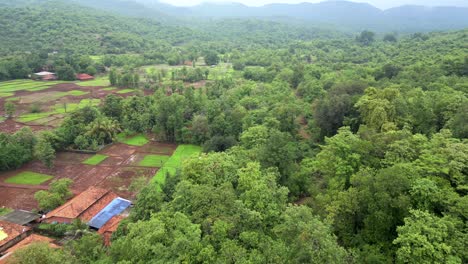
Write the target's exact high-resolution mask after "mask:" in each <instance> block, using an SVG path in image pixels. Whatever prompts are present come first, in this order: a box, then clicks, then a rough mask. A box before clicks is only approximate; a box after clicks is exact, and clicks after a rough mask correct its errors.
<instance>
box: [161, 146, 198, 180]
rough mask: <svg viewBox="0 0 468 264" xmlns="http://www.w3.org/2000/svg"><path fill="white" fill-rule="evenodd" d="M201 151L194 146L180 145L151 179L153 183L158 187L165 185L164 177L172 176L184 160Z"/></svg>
mask: <svg viewBox="0 0 468 264" xmlns="http://www.w3.org/2000/svg"><path fill="white" fill-rule="evenodd" d="M201 151H202V149H201V147H199V146H195V145H180V146H179V147H177V149H176V151H175V152H174V154H173V155H172V156H171V158H170V159H169V160H168V161H167V162H166V163H165V164H164V167H162V168H161V169H160V170H159V171H158V173H156V175H155V176H154V178H153V181H154V182H156V183H158V184H159V185H164V184H165V183H166V177H167V176H172V175H174V174H175V173H176V172H177V169H179V168H180V167H181V166H182V163H183V161H184V160H185V159H187V158H190V157H194V156H197V155H199V154H200V153H201Z"/></svg>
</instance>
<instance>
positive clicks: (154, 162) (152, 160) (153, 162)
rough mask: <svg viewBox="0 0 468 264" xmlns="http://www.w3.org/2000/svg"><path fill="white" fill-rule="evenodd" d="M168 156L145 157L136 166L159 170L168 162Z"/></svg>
mask: <svg viewBox="0 0 468 264" xmlns="http://www.w3.org/2000/svg"><path fill="white" fill-rule="evenodd" d="M169 158H170V156H163V155H146V156H145V157H144V158H143V160H142V161H140V163H139V164H138V165H139V166H142V167H154V168H161V167H163V166H164V164H165V163H166V162H167V161H168V160H169Z"/></svg>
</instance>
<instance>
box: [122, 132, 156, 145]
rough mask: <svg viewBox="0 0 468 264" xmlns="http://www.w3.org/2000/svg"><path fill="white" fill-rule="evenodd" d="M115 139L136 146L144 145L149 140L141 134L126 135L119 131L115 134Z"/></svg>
mask: <svg viewBox="0 0 468 264" xmlns="http://www.w3.org/2000/svg"><path fill="white" fill-rule="evenodd" d="M117 140H118V141H119V142H121V143H124V144H127V145H130V146H137V147H141V146H144V145H146V144H148V142H149V140H148V139H147V138H146V136H145V135H143V134H138V135H135V136H131V137H128V136H127V135H126V134H125V133H121V134H119V135H117Z"/></svg>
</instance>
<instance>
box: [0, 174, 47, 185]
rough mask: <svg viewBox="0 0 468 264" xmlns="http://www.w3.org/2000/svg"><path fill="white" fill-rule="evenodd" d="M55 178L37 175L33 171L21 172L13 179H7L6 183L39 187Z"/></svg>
mask: <svg viewBox="0 0 468 264" xmlns="http://www.w3.org/2000/svg"><path fill="white" fill-rule="evenodd" d="M53 178H54V177H53V176H50V175H45V174H40V173H35V172H31V171H25V172H21V173H20V174H17V175H15V176H13V177H10V178H8V179H6V181H5V182H6V183H10V184H21V185H39V184H41V183H44V182H46V181H48V180H50V179H53Z"/></svg>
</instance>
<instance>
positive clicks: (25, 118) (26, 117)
mask: <svg viewBox="0 0 468 264" xmlns="http://www.w3.org/2000/svg"><path fill="white" fill-rule="evenodd" d="M100 103H101V100H100V99H83V100H81V101H80V103H78V104H75V103H71V104H68V103H67V104H56V105H55V106H54V107H53V110H52V111H49V112H41V113H29V114H23V115H21V116H20V117H19V118H18V119H17V121H18V122H22V123H27V122H32V121H36V120H38V119H42V118H45V117H49V116H52V115H58V114H65V113H70V112H73V111H75V110H77V109H80V108H84V107H86V106H98V105H99V104H100Z"/></svg>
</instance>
